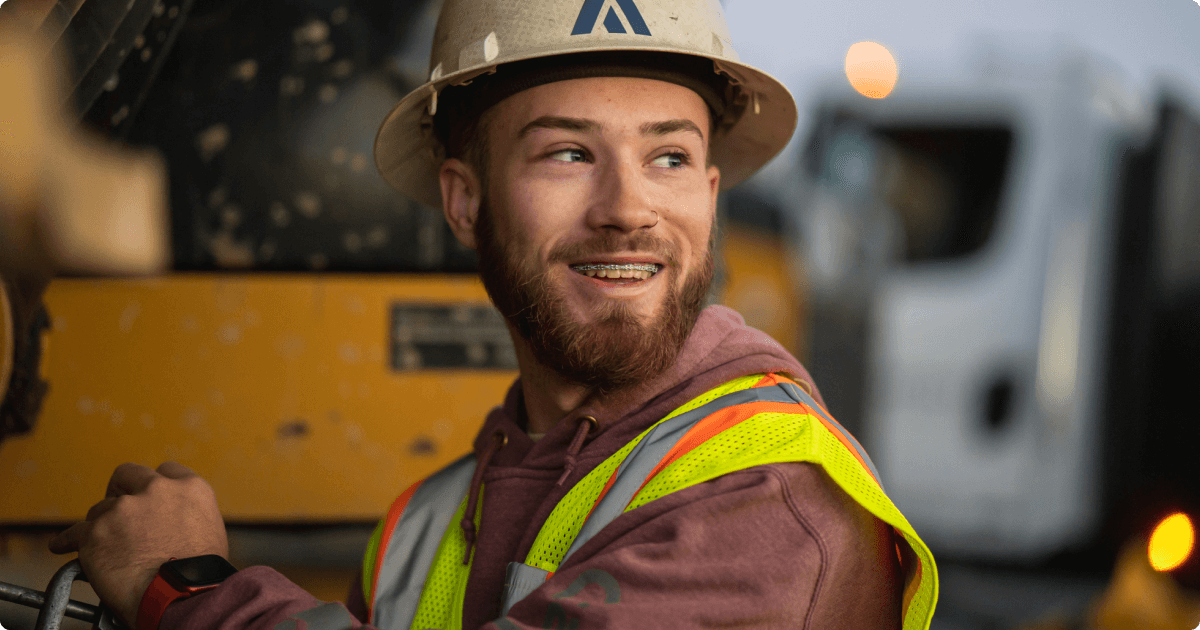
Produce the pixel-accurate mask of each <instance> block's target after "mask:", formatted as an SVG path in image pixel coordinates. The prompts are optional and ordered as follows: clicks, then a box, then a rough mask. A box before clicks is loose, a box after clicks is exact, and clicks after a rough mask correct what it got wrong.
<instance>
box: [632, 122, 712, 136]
mask: <svg viewBox="0 0 1200 630" xmlns="http://www.w3.org/2000/svg"><path fill="white" fill-rule="evenodd" d="M641 131H642V135H643V136H665V135H669V134H672V133H677V132H680V131H690V132H692V133H694V134H696V135H697V136H700V140H702V141H703V140H704V132H703V131H700V128H699V127H697V126H696V123H694V122H692V121H690V120H688V119H686V118H676V119H675V120H664V121H662V122H653V123H646V124H644V125H642V129H641Z"/></svg>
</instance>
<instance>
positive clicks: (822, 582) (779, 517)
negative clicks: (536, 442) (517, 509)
mask: <svg viewBox="0 0 1200 630" xmlns="http://www.w3.org/2000/svg"><path fill="white" fill-rule="evenodd" d="M895 549H896V548H895V540H894V538H893V533H892V530H891V528H889V527H888V526H887V525H885V524H884V523H883V522H882V521H879V520H878V519H876V518H875V517H874V516H872V515H871V514H870V513H869V512H867V511H866V510H865V509H864V508H862V507H861V506H859V505H858V504H857V503H855V502H854V501H853V500H852V499H851V498H850V497H849V496H848V495H846V494H845V492H844V491H842V490H841V489H840V488H839V487H837V485H836V484H835V483H833V481H832V480H830V479H829V477H828V476H827V475H826V474H825V472H824V471H823V470H821V469H820V468H819V467H817V466H814V465H811V464H802V463H793V464H774V465H769V466H759V467H755V468H749V469H746V470H743V471H739V472H736V473H731V474H728V475H725V476H723V477H720V478H718V479H714V480H712V481H710V482H707V483H704V484H699V485H697V486H693V487H691V488H687V489H685V490H681V491H679V492H676V493H674V494H671V495H668V496H666V497H663V498H661V499H658V500H656V501H654V502H652V503H649V504H647V505H645V506H642V507H640V508H638V509H637V510H633V511H631V512H628V513H626V514H623V515H622V516H621V517H619V518H618V519H616V520H614V521H613V522H612V523H610V524H609V526H608V527H607V528H605V530H603V531H601V532H600V533H599V534H597V536H596V537H595V538H593V539H592V540H590V541H588V543H587V544H586V545H584V546H583V547H581V548H580V549H579V551H578V552H576V554H575V555H574V556H572V557H571V558H570V559H569V560H568V561H567V563H565V564H564V566H563V567H562V568H561V569H560V570H559V571H558V572H557V573H555V574H554V575H553V576H552V577H551V578H550V579H549V580H547V581H546V583H545V584H544V585H543V586H541V587H540V588H538V589H537V590H536V591H534V592H533V593H532V594H531V595H530V596H529V597H527V598H525V599H524V600H522V601H520V602H518V603H517V604H516V605H514V606H513V607H512V609H511V610H510V611H509V615H508V616H507V617H504V618H501V619H497V620H495V621H493V622H491V623H490V624H488V625H486V626H485V629H486V630H516V629H526V628H572V629H577V630H590V629H594V628H638V627H641V628H655V627H657V628H665V627H723V628H810V629H820V630H839V629H844V630H851V629H863V630H881V629H889V628H899V627H900V624H901V619H900V614H901V613H900V610H901V596H902V577H901V573H900V570H899V562H898V560H897V556H896V550H895Z"/></svg>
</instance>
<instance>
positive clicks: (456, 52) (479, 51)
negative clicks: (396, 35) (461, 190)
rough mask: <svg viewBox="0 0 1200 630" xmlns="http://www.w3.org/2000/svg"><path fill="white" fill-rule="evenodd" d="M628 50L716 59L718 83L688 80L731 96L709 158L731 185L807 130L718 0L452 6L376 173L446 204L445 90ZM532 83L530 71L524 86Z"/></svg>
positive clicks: (388, 126)
mask: <svg viewBox="0 0 1200 630" xmlns="http://www.w3.org/2000/svg"><path fill="white" fill-rule="evenodd" d="M622 51H628V52H629V53H635V52H636V51H646V52H648V53H654V54H648V55H645V56H644V58H645V59H649V60H654V61H653V63H656V64H661V63H663V60H664V59H668V60H669V59H672V58H674V57H672V55H686V56H688V57H690V58H692V59H694V60H695V61H692V60H690V59H687V58H680V59H679V60H680V61H681V62H690V63H683V64H681V65H683V66H694V65H696V62H699V65H700V66H701V67H702V68H704V69H707V68H708V62H706V61H704V60H709V61H711V68H712V71H713V74H711V75H707V72H706V71H705V72H704V74H706V75H707V76H702V77H698V78H697V79H698V80H697V81H695V82H692V83H688V82H681V83H683V84H684V85H688V87H693V89H697V88H696V87H694V84H699V85H706V84H707V85H711V84H712V83H713V82H712V79H713V78H714V77H715V79H716V80H717V81H718V82H719V84H720V86H723V87H724V88H725V89H724V90H723V92H724V94H722V95H721V99H723V100H724V103H721V104H718V108H719V110H720V111H717V113H718V114H719V115H720V118H719V119H718V120H717V121H716V122H717V124H716V125H715V132H714V134H713V137H712V141H711V149H710V160H711V161H712V163H713V164H715V165H717V166H718V167H719V168H720V169H721V187H722V188H729V187H730V186H733V185H734V184H737V183H738V182H741V181H742V180H744V179H746V178H747V177H749V176H750V175H751V174H753V173H754V172H755V171H756V170H758V169H759V168H761V167H762V166H763V165H764V164H766V163H767V161H768V160H770V159H771V158H772V157H774V156H775V155H776V154H777V153H779V151H780V150H782V149H783V147H784V145H786V144H787V142H788V140H789V139H790V138H791V136H792V132H793V131H794V130H795V128H796V102H795V100H794V99H793V98H792V95H791V93H790V92H788V90H787V88H786V87H784V86H783V84H782V83H780V82H779V81H778V80H776V79H775V78H774V77H772V76H770V75H769V74H767V73H765V72H763V71H761V70H757V69H755V68H752V67H750V66H747V65H745V64H742V63H740V62H739V61H738V58H737V53H735V52H734V50H733V46H732V45H731V44H730V41H729V29H728V27H726V25H725V17H724V15H723V14H722V10H721V5H720V4H719V3H718V1H717V0H521V1H520V2H517V1H514V0H444V3H443V5H442V11H441V14H440V15H439V16H438V23H437V30H436V31H435V34H434V38H433V50H432V52H431V54H430V60H429V65H430V72H429V81H428V82H427V83H425V84H424V85H422V86H421V87H419V88H417V89H416V90H413V91H412V92H411V93H410V94H409V95H408V96H405V97H404V98H403V99H402V100H401V101H400V102H399V104H397V105H396V107H395V108H394V109H393V110H392V112H391V113H390V114H388V116H387V118H385V119H384V121H383V125H382V126H381V127H380V129H379V134H378V135H377V136H376V137H375V165H376V167H377V168H378V169H379V172H380V174H382V175H383V179H384V180H386V181H387V182H388V184H390V185H391V186H392V187H393V188H395V189H396V190H399V191H400V192H402V193H404V194H406V195H408V196H410V197H412V198H413V199H415V200H417V201H419V202H421V203H424V204H427V205H430V206H433V207H435V208H436V207H441V190H440V187H439V185H438V170H439V168H440V167H441V163H442V160H443V159H444V158H445V151H444V147H442V140H441V139H440V138H439V136H440V134H438V133H437V132H436V131H435V124H434V123H435V121H434V115H435V114H436V113H437V111H438V108H439V107H442V108H443V109H445V108H446V106H447V105H448V104H447V103H446V102H445V101H446V99H443V103H442V104H441V105H439V103H438V97H439V94H440V93H442V91H443V90H444V89H445V88H447V87H450V86H456V85H464V84H467V83H470V82H472V80H475V79H477V78H479V77H480V75H484V74H485V73H495V74H494V75H492V76H491V77H487V78H486V80H487V81H488V82H491V83H494V84H497V83H504V79H505V72H506V70H507V69H508V67H512V68H516V67H520V66H521V65H522V64H514V62H523V64H525V65H528V64H530V63H538V62H548V61H549V62H558V61H562V60H563V59H568V60H576V61H577V62H578V63H577V65H578V66H582V67H585V68H586V67H587V66H588V64H589V60H590V59H593V58H596V57H597V54H599V53H603V54H600V55H599V56H600V57H605V55H607V56H608V57H609V58H611V57H612V55H614V54H617V53H621V54H624V53H622ZM663 53H667V54H666V55H664V54H663ZM552 58H556V59H552ZM557 58H561V59H557ZM635 58H636V55H635ZM506 64H509V65H508V66H507V67H506ZM559 65H560V66H561V64H559ZM672 70H673V68H648V69H647V72H646V73H644V74H643V73H634V75H635V76H649V77H655V76H656V75H655V72H659V71H661V72H662V73H664V74H670V73H671V72H672ZM603 72H604V71H601V72H600V73H599V74H595V73H593V74H591V76H600V75H602V74H603ZM532 74H533V76H540V77H542V80H541V81H540V82H541V83H545V82H548V81H546V80H545V77H547V76H553V75H554V73H553V72H550V73H546V72H543V71H541V70H540V69H539V71H538V72H535V73H532ZM621 74H626V75H628V74H629V73H628V72H622V73H621ZM676 74H678V73H676ZM529 76H531V73H529V72H526V73H525V74H524V82H525V83H527V82H528V77H529ZM581 76H582V75H581ZM551 80H556V79H551ZM667 80H671V79H667ZM482 81H484V79H482V78H480V79H479V80H478V81H476V83H479V82H482ZM526 87H531V85H526ZM456 89H458V88H456ZM698 91H699V92H700V94H701V96H702V97H706V98H705V100H706V101H708V102H709V106H710V108H712V107H713V106H714V103H713V102H712V99H710V98H708V94H710V93H712V92H713V91H712V90H709V91H707V93H706V91H705V90H703V89H699V90H698ZM509 93H511V91H510V92H509ZM447 98H449V97H447ZM493 102H494V101H493ZM443 113H444V112H443Z"/></svg>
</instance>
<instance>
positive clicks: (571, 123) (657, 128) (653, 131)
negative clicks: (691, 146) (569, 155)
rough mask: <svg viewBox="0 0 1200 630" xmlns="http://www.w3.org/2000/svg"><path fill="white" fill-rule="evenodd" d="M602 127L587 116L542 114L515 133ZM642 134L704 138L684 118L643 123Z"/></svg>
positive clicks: (702, 133) (594, 129)
mask: <svg viewBox="0 0 1200 630" xmlns="http://www.w3.org/2000/svg"><path fill="white" fill-rule="evenodd" d="M603 128H604V125H601V124H600V123H598V122H596V121H594V120H589V119H587V118H568V117H566V116H542V117H540V118H536V119H534V120H533V121H531V122H530V123H529V124H527V125H525V126H524V127H522V128H521V132H520V133H519V134H517V137H518V138H524V137H525V136H527V135H529V134H531V133H533V132H534V131H535V130H537V129H562V130H565V131H582V132H592V133H594V132H597V131H600V130H602V129H603ZM639 131H641V133H642V135H643V136H666V135H670V134H673V133H678V132H680V131H687V132H691V133H694V134H696V135H697V136H699V137H700V140H702V141H703V140H704V132H703V131H700V127H698V126H696V123H694V122H692V121H690V120H688V119H686V118H676V119H674V120H663V121H660V122H650V123H645V124H643V125H642V126H641V128H640V129H639Z"/></svg>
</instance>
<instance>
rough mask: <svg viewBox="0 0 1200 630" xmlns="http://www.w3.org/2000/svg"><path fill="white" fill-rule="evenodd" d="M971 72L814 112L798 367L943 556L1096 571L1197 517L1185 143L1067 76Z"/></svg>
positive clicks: (833, 100) (1064, 71)
mask: <svg viewBox="0 0 1200 630" xmlns="http://www.w3.org/2000/svg"><path fill="white" fill-rule="evenodd" d="M977 70H978V72H975V73H973V74H972V73H967V74H962V75H953V76H949V75H948V76H936V75H930V76H927V77H925V78H917V79H911V78H910V79H909V80H907V81H906V80H905V76H904V73H903V72H902V74H901V81H902V82H901V84H900V86H899V88H898V89H897V90H896V91H895V92H894V93H893V94H892V95H890V96H888V97H887V98H884V99H880V100H872V99H867V98H865V97H862V96H859V95H858V94H856V93H854V92H853V91H852V90H851V89H850V87H849V86H848V85H845V81H844V80H842V81H840V85H838V86H834V87H830V88H828V89H826V90H824V91H822V92H821V96H820V97H819V98H817V99H816V103H817V106H816V108H815V110H814V111H815V114H814V116H815V117H814V119H813V122H812V125H811V128H810V132H809V135H808V138H807V141H806V143H805V148H804V150H803V155H802V157H801V160H800V161H801V166H800V169H801V171H802V177H801V178H800V184H799V186H798V189H797V191H795V192H794V194H791V195H789V197H790V198H791V201H790V204H791V205H792V207H791V208H789V209H788V210H789V212H790V213H791V215H792V216H793V217H794V218H795V225H796V228H797V237H798V238H799V240H800V247H799V248H798V249H799V251H800V252H802V253H801V257H802V262H803V268H804V269H805V275H806V277H807V282H808V286H809V294H808V295H809V300H810V309H811V310H810V312H811V317H810V321H811V325H810V327H809V330H808V335H809V341H808V343H809V348H810V349H811V351H810V356H809V367H810V370H811V371H812V372H813V373H814V375H815V377H816V378H817V381H818V383H820V384H821V387H822V391H823V392H824V393H825V396H826V400H827V401H828V403H829V406H830V408H831V411H832V413H833V414H834V415H835V417H838V418H839V419H841V420H842V421H843V424H846V425H847V426H848V428H850V429H851V430H852V431H854V432H855V433H856V434H858V435H859V437H860V439H862V441H863V442H864V443H865V445H866V447H867V449H868V451H869V452H870V453H871V454H872V456H873V458H874V459H875V463H876V464H877V465H878V467H879V470H880V473H881V475H882V478H883V484H884V486H885V488H886V489H887V491H888V492H889V494H890V495H891V496H892V498H893V499H894V500H895V502H896V504H897V505H898V506H899V507H900V508H901V510H903V511H904V513H905V514H906V515H907V516H908V518H909V520H910V521H911V522H912V523H913V525H914V526H915V527H916V529H917V531H918V532H920V533H921V535H922V537H923V538H925V540H926V541H927V542H928V543H930V545H931V546H932V547H933V548H934V549H935V551H936V552H938V553H939V554H942V555H944V556H945V557H948V558H960V559H964V560H980V561H985V562H991V561H999V562H1005V563H1018V564H1024V565H1027V566H1028V565H1034V564H1040V563H1044V562H1047V561H1050V560H1053V559H1054V558H1061V557H1063V556H1070V555H1071V554H1072V553H1075V552H1080V551H1087V550H1092V551H1094V550H1096V549H1097V548H1098V546H1102V547H1105V548H1106V549H1108V550H1110V551H1111V550H1112V549H1113V548H1115V544H1116V542H1117V541H1118V539H1121V538H1122V537H1125V536H1128V535H1129V534H1130V532H1131V531H1132V529H1133V528H1137V527H1142V526H1144V524H1145V523H1146V522H1148V521H1149V520H1150V519H1152V518H1154V517H1155V515H1157V514H1158V513H1159V512H1161V511H1162V510H1165V509H1169V508H1170V507H1171V506H1182V507H1180V508H1179V509H1186V508H1187V507H1188V506H1191V507H1195V502H1196V500H1197V499H1200V483H1198V482H1197V478H1198V477H1200V475H1197V474H1196V473H1195V471H1194V470H1193V466H1192V462H1195V461H1196V457H1195V455H1194V454H1193V451H1192V449H1194V448H1195V446H1194V445H1196V444H1197V443H1198V442H1200V428H1198V427H1200V415H1198V414H1197V412H1196V411H1195V407H1194V406H1192V405H1189V404H1188V403H1187V399H1186V397H1187V395H1188V394H1190V392H1189V391H1185V390H1186V387H1185V386H1184V385H1183V384H1184V383H1185V382H1186V381H1187V380H1188V379H1186V378H1183V377H1182V376H1181V375H1183V374H1189V373H1190V374H1191V377H1190V380H1191V381H1195V380H1196V378H1197V377H1200V359H1198V358H1197V357H1200V342H1198V337H1200V333H1197V332H1196V331H1197V330H1200V302H1198V301H1197V297H1198V296H1200V123H1198V122H1197V120H1198V119H1197V116H1196V115H1195V113H1194V112H1193V111H1191V110H1189V109H1188V107H1187V106H1186V105H1185V104H1184V102H1182V100H1181V99H1180V98H1179V97H1178V96H1173V95H1172V94H1173V93H1172V92H1171V91H1169V90H1163V91H1161V92H1159V93H1156V94H1144V93H1141V92H1140V91H1139V90H1137V89H1134V88H1132V87H1130V84H1129V83H1126V82H1124V80H1123V79H1122V78H1121V75H1120V74H1119V73H1117V72H1115V71H1112V70H1110V69H1108V68H1107V67H1106V66H1104V65H1103V64H1101V63H1098V62H1096V61H1094V60H1093V59H1092V58H1090V57H1089V56H1087V55H1082V54H1076V55H1067V56H1064V57H1060V58H1058V59H1056V60H1054V61H1052V62H1047V63H1045V64H1041V65H1037V64H1034V65H1028V64H1025V65H1022V64H1012V65H1006V63H1005V62H1004V60H1003V59H1002V58H999V57H995V56H993V57H990V58H988V57H985V58H984V61H983V62H982V63H980V64H978V68H977ZM1192 349H1194V352H1193V351H1192ZM1172 379H1174V380H1172ZM1193 387H1194V386H1193ZM1184 445H1186V447H1185V446H1184ZM1185 504H1186V505H1185ZM1092 555H1096V554H1092ZM1100 555H1104V554H1100Z"/></svg>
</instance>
